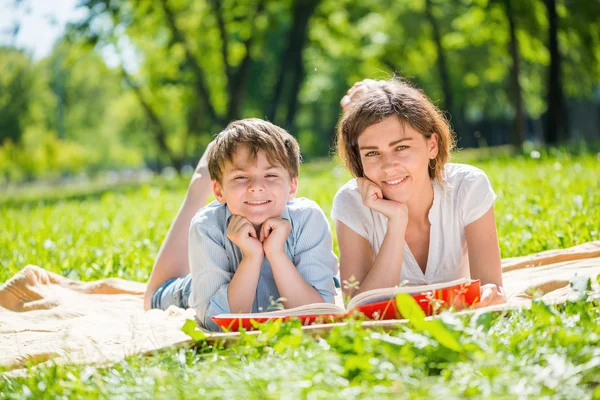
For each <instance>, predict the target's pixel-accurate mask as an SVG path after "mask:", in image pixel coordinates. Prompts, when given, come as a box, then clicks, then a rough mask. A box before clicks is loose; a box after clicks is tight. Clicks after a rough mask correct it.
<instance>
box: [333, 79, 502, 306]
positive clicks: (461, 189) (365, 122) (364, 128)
mask: <svg viewBox="0 0 600 400" xmlns="http://www.w3.org/2000/svg"><path fill="white" fill-rule="evenodd" d="M342 106H343V107H344V109H345V113H344V115H343V117H342V119H341V120H340V122H339V125H338V152H339V155H340V157H341V158H342V160H343V161H344V163H345V165H346V167H347V168H348V169H349V170H350V172H351V173H352V175H353V176H354V177H355V179H352V180H351V181H349V182H348V183H347V184H346V185H344V186H343V187H342V188H341V189H340V190H339V191H338V193H337V194H336V197H335V198H334V202H333V209H332V218H333V219H334V220H335V221H336V231H337V237H338V243H339V249H340V273H341V278H342V281H348V282H350V281H356V282H357V283H358V285H356V284H354V285H347V287H345V288H344V294H345V295H346V296H350V297H352V296H354V295H356V294H358V293H361V292H363V291H366V290H371V289H377V288H382V287H391V286H395V285H398V284H399V283H401V282H403V281H408V284H431V283H439V282H447V281H451V280H455V279H458V278H461V277H469V276H470V277H471V278H472V279H480V280H481V284H482V290H481V301H480V303H479V304H478V306H479V307H482V306H487V305H491V304H498V303H502V302H503V301H504V296H503V291H502V270H501V264H500V251H499V247H498V237H497V233H496V224H495V218H494V209H493V203H494V200H495V198H496V195H495V194H494V192H493V190H492V188H491V186H490V184H489V181H488V179H487V176H486V175H485V173H483V171H481V170H479V169H477V168H475V167H472V166H468V165H461V164H450V163H448V162H447V161H448V159H449V156H450V151H451V150H452V148H453V146H454V138H453V135H452V132H451V129H450V126H449V124H448V121H447V120H446V119H445V118H444V116H443V114H442V112H441V111H440V110H439V109H437V107H435V106H434V105H433V103H432V102H431V100H429V98H427V96H426V95H425V94H424V93H423V92H421V91H420V90H418V89H416V88H414V87H412V86H411V85H410V84H408V83H407V82H406V81H403V80H400V79H390V80H386V81H373V80H366V81H363V82H361V83H358V84H355V85H354V86H353V87H352V88H351V89H350V90H349V91H348V94H347V96H345V97H344V98H343V99H342ZM399 244H402V245H399ZM357 286H358V288H357Z"/></svg>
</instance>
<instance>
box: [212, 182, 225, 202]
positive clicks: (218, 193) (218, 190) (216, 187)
mask: <svg viewBox="0 0 600 400" xmlns="http://www.w3.org/2000/svg"><path fill="white" fill-rule="evenodd" d="M212 183H213V194H214V195H215V199H217V201H218V202H219V203H221V204H225V203H227V202H226V201H225V197H224V196H223V188H222V187H221V184H220V183H219V182H218V181H217V180H216V179H215V180H214V181H212Z"/></svg>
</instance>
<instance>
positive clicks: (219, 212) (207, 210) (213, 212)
mask: <svg viewBox="0 0 600 400" xmlns="http://www.w3.org/2000/svg"><path fill="white" fill-rule="evenodd" d="M226 219H227V206H226V205H225V204H221V203H219V202H218V201H216V200H215V201H213V202H211V203H210V204H207V205H206V206H204V207H202V208H201V209H199V210H198V212H196V215H194V218H192V223H191V224H192V226H202V227H204V228H209V227H218V226H220V225H221V224H225V225H226V221H225V220H226Z"/></svg>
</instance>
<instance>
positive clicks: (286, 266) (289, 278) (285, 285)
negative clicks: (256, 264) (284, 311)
mask: <svg viewBox="0 0 600 400" xmlns="http://www.w3.org/2000/svg"><path fill="white" fill-rule="evenodd" d="M267 258H268V259H269V263H270V264H271V269H272V270H273V278H275V283H276V285H277V290H278V291H279V296H281V297H283V298H285V299H286V301H285V302H284V303H283V304H284V306H285V308H293V307H299V306H302V305H305V304H312V303H323V302H324V300H323V296H321V294H320V293H319V292H318V291H317V290H316V289H315V288H314V287H312V286H311V285H309V284H308V283H307V282H306V281H305V280H304V278H303V277H302V275H300V273H299V272H298V269H297V268H296V266H295V265H294V263H292V261H291V260H290V259H289V257H288V256H287V254H285V253H282V254H277V255H271V256H267Z"/></svg>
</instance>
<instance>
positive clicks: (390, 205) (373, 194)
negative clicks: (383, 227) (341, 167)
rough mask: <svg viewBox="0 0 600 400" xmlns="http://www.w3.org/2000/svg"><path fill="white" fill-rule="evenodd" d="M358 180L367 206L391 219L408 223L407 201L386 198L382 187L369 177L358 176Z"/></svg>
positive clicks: (359, 189)
mask: <svg viewBox="0 0 600 400" xmlns="http://www.w3.org/2000/svg"><path fill="white" fill-rule="evenodd" d="M356 181H357V183H358V192H359V193H360V195H361V197H362V201H363V204H364V205H365V206H367V207H369V208H370V209H372V210H375V211H377V212H379V213H381V214H383V215H385V216H386V217H387V219H388V220H390V221H402V222H403V223H408V206H407V205H406V204H405V203H399V202H397V201H393V200H386V199H384V198H383V192H382V191H381V188H380V187H379V186H377V185H376V184H375V183H374V182H373V181H371V180H369V179H367V178H357V179H356Z"/></svg>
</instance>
